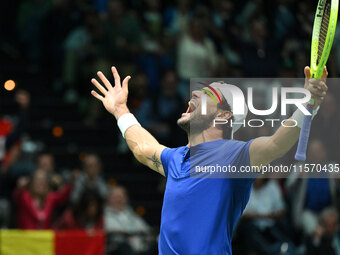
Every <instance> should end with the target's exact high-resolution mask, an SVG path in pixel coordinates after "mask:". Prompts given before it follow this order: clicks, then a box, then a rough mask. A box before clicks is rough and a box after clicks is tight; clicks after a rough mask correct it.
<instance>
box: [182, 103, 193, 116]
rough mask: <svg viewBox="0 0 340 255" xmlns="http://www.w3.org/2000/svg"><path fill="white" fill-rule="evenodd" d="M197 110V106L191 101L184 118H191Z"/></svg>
mask: <svg viewBox="0 0 340 255" xmlns="http://www.w3.org/2000/svg"><path fill="white" fill-rule="evenodd" d="M195 110H196V106H195V104H193V103H192V102H191V101H189V102H188V109H187V111H186V112H185V113H183V114H182V116H190V113H192V112H194V111H195Z"/></svg>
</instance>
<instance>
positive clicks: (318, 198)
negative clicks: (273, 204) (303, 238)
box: [286, 140, 337, 235]
mask: <svg viewBox="0 0 340 255" xmlns="http://www.w3.org/2000/svg"><path fill="white" fill-rule="evenodd" d="M307 158H308V159H309V160H310V163H313V164H320V165H321V166H325V165H327V163H329V161H328V155H327V150H326V148H325V146H324V144H323V142H322V141H321V140H311V141H310V143H309V148H308V155H307ZM312 177H313V178H308V176H306V175H304V174H303V173H302V174H299V173H298V172H296V173H295V172H292V173H291V175H290V176H289V179H288V180H287V182H286V187H287V191H288V194H289V196H290V197H291V204H292V217H293V221H294V224H295V227H296V228H297V229H301V230H302V231H303V233H304V234H307V235H312V234H313V233H314V231H315V230H316V228H317V226H318V218H319V216H320V213H321V212H322V210H323V209H325V208H327V207H329V206H332V205H334V206H335V204H336V201H337V200H336V185H337V184H336V180H335V179H334V178H328V176H327V175H326V174H325V172H324V171H323V172H321V173H320V174H317V173H314V174H313V176H312Z"/></svg>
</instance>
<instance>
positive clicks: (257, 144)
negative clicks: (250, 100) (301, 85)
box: [249, 67, 328, 166]
mask: <svg viewBox="0 0 340 255" xmlns="http://www.w3.org/2000/svg"><path fill="white" fill-rule="evenodd" d="M304 73H305V88H306V89H308V90H309V91H310V92H311V95H312V98H313V99H314V109H316V108H317V107H318V106H319V105H320V104H321V103H322V101H323V100H324V97H325V96H326V91H327V89H328V88H327V85H326V78H327V75H328V73H327V69H326V67H325V69H324V73H323V77H322V78H321V79H320V80H315V79H310V68H309V67H305V70H304ZM309 84H312V85H313V86H309ZM291 119H292V117H291V118H290V119H288V120H286V121H285V126H287V127H285V126H281V127H280V128H279V129H278V130H277V131H276V132H275V134H273V135H272V136H266V137H259V138H256V139H255V140H254V141H253V142H252V143H251V145H250V147H249V156H250V164H251V165H252V166H261V165H262V166H263V165H266V164H269V163H270V162H272V161H273V160H275V159H278V158H280V157H282V156H284V155H285V154H286V153H287V152H288V151H289V150H290V149H291V148H292V147H293V146H294V144H295V143H296V142H297V140H298V138H299V135H300V127H298V126H296V127H289V126H294V124H295V123H294V122H293V121H292V120H291Z"/></svg>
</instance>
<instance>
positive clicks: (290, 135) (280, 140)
mask: <svg viewBox="0 0 340 255" xmlns="http://www.w3.org/2000/svg"><path fill="white" fill-rule="evenodd" d="M294 124H295V123H294V121H293V120H292V119H291V118H290V119H288V120H286V121H285V122H284V125H286V126H287V127H285V126H281V127H280V128H279V129H278V130H277V131H276V132H275V134H274V135H272V136H271V137H270V141H269V142H270V144H271V147H272V150H273V153H275V156H276V157H277V158H278V157H282V156H284V155H285V154H286V153H287V152H288V151H289V150H290V149H291V148H292V147H293V146H294V145H295V143H296V142H297V141H298V139H299V135H300V128H299V127H297V126H296V127H290V126H293V125H294Z"/></svg>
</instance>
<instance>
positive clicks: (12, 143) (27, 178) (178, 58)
mask: <svg viewBox="0 0 340 255" xmlns="http://www.w3.org/2000/svg"><path fill="white" fill-rule="evenodd" d="M316 3H317V1H308V0H302V1H294V0H274V1H273V0H241V1H231V0H211V1H209V2H208V1H192V0H178V1H160V0H129V1H122V0H21V1H8V3H7V2H2V3H1V4H0V5H1V6H2V8H0V9H1V10H0V14H1V15H0V21H1V23H0V28H1V31H2V39H0V56H1V58H0V67H1V68H0V78H2V77H6V78H7V75H8V74H9V73H13V70H14V73H15V74H16V75H18V76H20V72H22V70H23V69H24V70H25V72H28V73H31V74H38V75H39V76H40V77H42V79H43V80H44V81H45V83H46V84H48V85H47V87H48V90H49V91H51V93H52V94H53V96H54V97H58V98H61V99H62V100H63V103H65V104H70V105H75V106H76V108H77V109H79V112H81V114H82V116H83V118H82V119H81V121H82V123H83V124H84V125H85V126H89V127H91V126H95V125H96V124H97V123H98V122H99V121H101V120H102V118H103V111H104V110H103V109H102V107H101V105H99V104H98V103H97V102H96V101H94V100H91V99H90V96H89V91H90V89H91V87H90V86H91V85H90V79H91V78H92V77H94V75H95V74H96V72H97V71H98V70H101V71H103V73H105V74H106V75H107V77H112V76H111V74H110V73H109V70H110V66H112V65H114V66H116V67H117V68H118V71H119V72H120V74H121V76H125V75H131V76H132V79H131V82H130V95H129V107H130V109H131V111H132V112H133V113H134V114H135V115H136V117H137V119H138V120H139V121H140V123H141V124H142V125H143V126H144V127H145V128H147V129H148V130H149V131H150V132H151V133H152V134H153V135H154V136H155V137H156V138H157V139H158V140H159V141H160V142H161V143H163V144H165V145H167V146H169V147H172V146H178V145H183V144H185V143H186V137H185V134H184V132H182V131H181V130H179V128H178V127H177V126H176V120H177V118H178V116H180V113H181V112H183V111H185V109H186V108H187V98H188V96H189V93H188V91H189V84H190V78H192V77H235V78H239V77H246V78H248V77H281V78H297V77H303V68H304V66H305V65H308V62H309V52H310V40H311V31H312V25H313V19H314V11H315V10H314V9H315V8H316ZM338 31H339V30H338ZM339 62H340V34H339V33H338V34H337V35H336V38H335V41H334V48H333V50H332V53H331V55H330V59H329V62H328V71H329V73H330V77H337V76H338V75H339V74H340V64H338V63H339ZM10 63H16V64H15V65H16V66H18V65H20V66H21V68H22V69H19V70H16V69H15V68H14V67H11V66H10ZM18 63H20V64H18ZM18 79H20V78H18ZM333 83H336V80H335V81H334V82H333ZM27 90H28V91H30V88H29V87H27ZM1 93H2V92H1ZM0 96H1V95H0ZM336 96H340V90H339V87H338V88H337V87H336V86H330V90H329V93H328V95H327V97H326V99H325V102H324V103H323V105H322V107H321V109H320V111H319V114H318V116H317V117H316V119H315V121H314V123H313V129H312V134H311V137H312V140H311V141H310V144H309V152H308V159H309V160H310V162H309V163H315V164H328V163H332V164H337V163H340V162H339V161H340V149H339V148H340V131H339V130H340V129H339V126H340V116H339V114H338V113H337V112H336V110H337V109H338V108H339V102H337V101H336ZM261 100H263V99H261V98H260V99H259V100H258V101H261ZM15 101H16V103H17V105H18V106H19V110H18V112H17V113H16V117H17V121H16V122H15V124H14V123H12V122H11V121H9V120H8V119H6V118H1V117H2V115H5V114H6V111H5V110H6V109H5V110H4V109H0V110H1V111H2V114H1V115H0V171H1V173H0V226H1V227H2V228H21V229H49V228H52V229H87V230H89V231H94V230H104V231H106V232H107V233H108V238H107V239H108V248H107V249H108V253H110V254H111V253H112V254H136V253H138V254H143V253H144V254H156V253H155V252H154V249H155V245H156V236H157V232H156V233H155V231H154V230H153V228H152V227H151V226H149V224H148V223H147V222H146V221H145V220H143V218H142V217H140V216H139V215H138V214H137V213H136V212H135V210H134V209H133V208H132V207H131V206H130V204H129V198H128V192H127V190H126V188H125V187H123V186H120V185H109V184H108V180H106V179H105V178H104V177H103V176H102V173H101V171H102V170H101V169H102V162H101V157H100V155H98V154H96V153H93V152H88V153H86V154H85V155H83V157H82V159H81V163H80V165H79V169H77V170H72V169H71V168H69V169H68V170H62V169H57V168H56V165H57V164H56V163H55V155H54V154H53V152H52V151H48V150H41V151H38V152H37V153H36V155H35V157H34V158H33V159H32V158H30V159H26V160H23V159H22V157H18V154H19V151H20V146H21V144H20V138H21V136H22V134H23V133H24V132H25V131H27V126H28V125H29V121H30V120H29V115H30V113H29V112H30V111H29V109H30V94H29V93H28V92H26V91H17V93H16V96H15ZM0 103H1V102H0ZM272 132H273V130H271V129H268V128H265V127H264V128H258V129H256V128H255V129H254V128H252V129H251V128H244V129H241V130H240V132H239V134H238V137H236V138H241V139H242V140H247V139H251V138H255V137H257V136H260V135H261V136H262V135H270V134H271V133H272ZM117 136H118V133H117ZM117 148H118V149H117V151H118V152H119V153H125V152H126V151H127V147H126V145H125V143H124V142H122V141H118V144H117ZM293 153H294V150H292V151H291V152H290V153H289V154H288V155H287V156H286V157H284V158H283V159H281V160H280V161H279V162H277V163H283V164H290V163H295V162H294V161H293V155H294V154H293ZM132 164H133V163H131V165H132ZM300 177H301V176H299V175H294V174H292V175H290V176H289V178H287V179H268V178H259V179H257V180H256V181H255V183H254V187H253V191H252V194H251V197H250V201H249V204H248V206H247V208H246V211H245V214H244V216H243V218H242V219H241V221H240V223H239V225H238V227H237V229H236V232H235V238H234V241H233V242H234V254H236V255H238V254H242V255H243V254H245V255H263V254H264V255H267V254H268V255H269V254H270V255H273V254H307V255H321V254H322V255H328V254H332V255H333V254H334V255H335V254H340V235H339V229H338V227H339V215H338V214H339V213H340V210H339V209H340V200H339V197H340V196H339V195H340V182H339V181H338V180H337V179H335V178H311V179H308V178H300ZM163 184H164V183H163ZM160 187H162V185H160ZM160 203H161V201H160ZM157 229H158V228H157ZM245 244H246V245H245Z"/></svg>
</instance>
